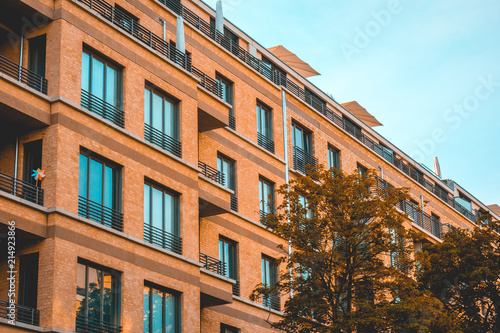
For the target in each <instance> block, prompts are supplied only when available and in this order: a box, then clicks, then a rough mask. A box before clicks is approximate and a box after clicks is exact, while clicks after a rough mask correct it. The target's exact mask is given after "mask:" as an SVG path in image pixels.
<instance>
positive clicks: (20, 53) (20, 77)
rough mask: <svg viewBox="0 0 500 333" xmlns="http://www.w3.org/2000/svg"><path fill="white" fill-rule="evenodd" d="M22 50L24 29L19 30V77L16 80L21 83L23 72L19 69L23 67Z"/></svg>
mask: <svg viewBox="0 0 500 333" xmlns="http://www.w3.org/2000/svg"><path fill="white" fill-rule="evenodd" d="M23 48H24V29H22V30H21V49H20V50H19V75H18V76H19V77H18V80H19V82H21V80H22V75H23V72H22V70H21V68H22V67H23Z"/></svg>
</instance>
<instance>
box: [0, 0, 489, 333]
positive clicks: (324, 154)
mask: <svg viewBox="0 0 500 333" xmlns="http://www.w3.org/2000/svg"><path fill="white" fill-rule="evenodd" d="M0 10H1V11H2V12H3V13H9V14H8V15H2V16H0V32H1V35H0V37H1V38H2V39H0V42H1V45H0V56H1V58H0V64H1V66H0V140H1V141H0V232H1V234H2V235H4V234H5V235H7V232H8V225H9V221H15V226H16V244H15V255H14V257H15V259H16V263H15V269H14V270H15V271H17V272H19V271H23V270H25V269H26V268H23V267H20V265H21V263H22V262H23V260H24V259H23V258H25V256H24V255H26V254H33V253H38V258H39V259H38V269H37V271H36V274H37V279H36V283H37V289H36V290H37V292H36V297H34V299H35V300H36V306H32V307H28V306H26V304H20V305H24V306H25V307H26V309H25V310H18V315H19V316H20V314H21V312H22V311H25V312H23V313H30V314H32V315H33V316H36V317H37V319H36V320H33V317H31V318H26V317H23V318H20V317H18V320H17V321H16V323H15V324H11V323H9V322H8V320H7V318H2V317H5V316H4V315H3V313H4V312H2V311H5V309H6V306H7V305H6V304H7V303H5V302H7V300H8V290H9V284H8V282H7V277H8V270H9V260H8V256H9V255H8V246H7V238H2V239H0V242H1V249H0V250H1V251H2V253H1V254H0V301H3V302H4V303H0V314H2V315H0V331H1V332H75V331H76V330H78V331H80V332H94V331H93V330H92V329H90V328H88V327H87V328H85V327H83V328H82V327H80V328H79V327H78V325H76V322H77V314H76V311H75V309H76V306H77V300H76V290H77V284H78V282H77V276H78V274H79V273H78V272H77V271H78V267H79V266H78V263H82V262H90V263H92V264H95V265H97V266H98V267H104V268H105V269H108V270H112V271H115V272H118V273H117V274H118V276H119V294H118V301H117V302H118V303H117V309H116V312H117V313H118V314H117V319H116V320H115V322H114V324H115V326H116V327H115V328H113V329H109V330H108V331H106V332H119V331H122V332H126V333H128V332H130V333H136V332H146V331H145V330H144V328H143V325H144V286H145V285H147V284H152V285H154V286H158V288H160V287H161V288H165V290H169V291H172V292H174V293H175V294H176V295H178V300H179V307H178V309H179V311H178V312H179V314H178V317H177V318H178V321H179V332H186V333H191V332H203V333H206V332H208V333H212V332H221V327H223V326H222V325H228V326H227V327H233V328H237V329H238V332H273V331H275V330H273V329H271V327H270V325H269V324H268V322H267V321H268V320H270V321H273V320H277V319H278V318H279V315H280V314H281V312H280V310H281V309H282V308H283V304H284V302H285V298H286V296H283V297H281V300H280V304H279V307H278V308H277V307H276V306H274V308H273V309H271V308H270V307H267V306H263V303H262V301H261V302H252V301H250V298H249V295H250V294H251V292H252V290H253V289H254V288H255V287H256V285H257V284H259V283H260V282H262V266H261V260H262V258H263V256H265V257H270V258H277V257H279V256H281V255H282V254H283V253H281V252H280V250H278V248H277V246H278V245H279V244H286V242H285V241H284V240H282V239H279V238H278V237H276V236H274V235H273V234H272V233H271V232H270V231H269V230H267V229H266V228H265V227H264V226H263V225H261V224H260V223H259V219H260V208H259V202H260V199H259V179H266V180H267V181H270V182H272V183H274V186H275V187H279V186H280V185H282V184H284V183H285V181H286V179H287V175H288V177H290V178H293V177H295V176H296V175H297V174H298V173H299V171H300V170H295V168H294V148H293V142H294V138H293V133H292V126H293V124H300V126H302V127H303V128H305V129H307V130H308V131H310V133H311V135H312V152H311V155H312V156H314V157H315V158H316V159H317V160H318V163H319V164H323V165H325V166H328V164H329V161H328V148H329V147H335V148H336V149H338V150H339V151H340V163H341V168H342V169H343V170H345V171H347V172H352V171H354V170H356V168H357V167H358V163H359V164H361V165H363V166H364V167H367V168H374V169H380V171H381V173H380V177H381V178H383V179H384V180H386V181H388V182H389V183H391V184H392V185H394V186H398V187H409V188H410V192H411V195H412V197H413V198H414V199H415V201H416V202H418V203H421V202H422V201H425V202H426V204H425V205H424V207H423V210H424V211H425V213H426V214H427V216H431V214H434V216H435V217H439V221H438V224H433V225H432V226H428V227H426V225H425V224H422V225H419V223H418V221H416V220H409V221H408V226H409V227H413V228H416V229H419V230H423V231H424V232H425V233H426V234H427V235H428V241H429V242H439V241H440V238H441V237H442V234H443V233H445V232H446V231H449V230H450V228H452V227H457V228H458V227H461V228H471V227H473V225H474V221H475V214H474V213H475V212H476V211H488V208H487V207H486V206H484V205H483V204H482V203H480V202H479V201H477V200H476V199H475V198H474V197H472V196H471V195H470V194H468V193H467V192H466V191H465V190H464V189H462V188H460V187H459V186H458V185H453V184H450V183H448V184H445V183H444V182H442V181H441V180H440V179H439V178H438V177H436V176H435V175H434V174H432V173H431V172H429V171H427V170H425V169H424V168H422V167H421V166H420V165H418V164H416V162H414V161H412V160H411V159H410V158H408V157H407V156H406V155H405V154H404V153H403V152H400V151H399V150H398V149H397V148H395V147H394V146H393V145H391V143H389V142H386V140H385V139H383V138H382V137H380V136H379V135H378V134H377V133H376V132H374V131H373V130H372V129H371V128H370V127H369V126H367V125H366V124H364V123H362V122H361V121H360V120H359V119H357V118H356V117H355V116H354V115H352V114H351V113H349V111H347V110H346V109H345V108H343V107H342V106H341V105H339V104H337V103H336V102H335V101H333V100H332V99H331V98H329V97H328V96H326V95H325V94H324V93H323V92H321V91H319V90H318V89H317V88H315V87H313V86H312V85H310V84H309V83H308V81H307V80H306V79H304V78H303V77H301V76H299V75H298V74H297V73H296V72H294V71H293V70H292V69H290V68H289V67H288V66H287V65H286V64H284V63H283V62H281V61H280V60H279V59H278V58H277V57H275V56H274V55H273V54H272V53H270V52H269V51H267V50H265V49H264V48H262V47H261V46H260V45H258V44H257V43H256V42H255V41H254V40H252V39H251V38H250V37H248V36H247V35H245V34H244V33H243V32H241V31H240V30H238V29H237V28H236V27H234V26H233V25H231V24H230V23H228V22H226V23H225V24H226V27H227V28H228V29H230V30H231V31H232V33H233V34H234V35H235V36H237V37H238V41H237V42H234V43H237V45H238V46H239V47H238V48H236V51H234V49H233V48H232V47H233V46H234V45H230V46H229V47H228V45H227V44H224V41H225V39H222V41H221V38H219V37H216V38H214V36H218V35H217V33H215V32H214V30H213V29H212V30H211V31H212V32H211V33H212V34H213V36H211V35H210V33H208V34H207V32H206V29H205V30H203V27H204V26H203V24H202V22H210V17H215V12H214V10H212V9H211V8H209V7H208V6H206V5H205V4H203V3H202V2H200V1H198V0H182V5H180V2H179V1H174V0H166V1H158V0H106V1H103V0H93V1H91V0H84V1H83V0H82V1H81V0H5V1H2V4H0ZM120 13H127V15H130V17H132V16H133V17H134V19H133V20H131V21H130V22H132V21H133V22H134V23H123V22H124V21H123V20H124V19H123V16H120V15H122V14H120ZM178 15H182V16H183V17H184V19H185V24H184V29H185V39H186V51H187V53H188V54H189V59H190V60H189V62H190V63H187V61H188V60H186V59H187V58H186V55H180V58H181V59H182V63H181V62H179V60H178V59H176V58H175V57H173V56H172V52H173V53H174V54H175V51H172V50H173V48H171V47H170V46H169V42H170V41H172V42H176V38H177V37H176V22H177V16H178ZM120 17H121V18H120ZM127 17H128V16H127ZM193 18H196V19H193ZM120 20H121V21H120ZM196 20H198V21H196ZM117 22H118V23H117ZM120 22H121V23H120ZM127 22H129V21H127ZM162 22H164V23H162ZM197 22H198V23H197ZM137 23H139V25H140V28H139V25H135V26H134V24H137ZM120 24H121V26H120ZM124 24H125V25H124ZM127 24H131V25H127ZM23 25H24V26H25V27H24V29H23ZM134 29H136V30H134ZM21 31H24V32H21ZM42 35H45V36H46V47H45V59H46V65H45V71H44V72H45V73H44V78H45V79H46V80H47V81H46V82H47V85H46V87H47V88H46V89H43V88H42V86H41V85H40V83H39V82H43V78H42V77H39V76H37V75H36V74H30V72H29V70H32V69H31V67H32V62H33V61H34V60H33V59H32V58H31V54H32V51H31V50H30V47H31V45H32V44H30V43H31V41H32V39H33V38H34V37H38V36H42ZM153 36H156V37H153ZM148 38H149V39H148ZM155 38H156V39H155ZM21 40H22V41H23V42H22V43H21ZM21 45H22V48H21ZM158 45H160V46H158ZM250 46H252V47H255V48H256V49H257V51H256V53H255V54H253V55H252V54H251V53H252V52H250V49H251V48H252V47H250ZM162 48H163V49H162ZM167 49H168V51H167ZM85 50H87V52H91V53H92V54H95V55H96V56H98V57H100V58H101V59H105V60H106V61H109V62H110V63H112V64H113V65H114V66H116V67H117V68H119V71H120V73H121V82H120V95H121V105H119V107H118V109H120V110H122V111H123V115H124V122H123V126H121V125H120V124H117V123H116V122H113V121H110V119H109V118H106V117H105V116H103V114H102V113H101V114H99V113H96V112H95V110H94V111H93V110H89V109H90V107H88V105H87V106H86V104H85V101H84V100H83V98H82V96H83V95H82V90H81V89H82V66H83V61H82V59H83V58H82V53H83V52H84V51H85ZM21 55H22V56H21ZM262 56H264V57H266V58H268V59H270V60H271V61H272V62H273V63H274V64H275V65H276V66H278V67H279V68H281V69H282V70H283V71H284V72H286V77H287V81H286V82H287V83H286V84H283V82H284V81H277V80H276V79H275V76H274V72H273V74H271V75H266V73H267V71H266V70H263V69H262V66H265V65H263V64H262V63H261V59H262ZM249 59H250V60H249ZM20 62H21V65H22V67H23V68H25V69H24V70H21V69H20V67H19V63H20ZM255 64H257V65H255ZM27 69H28V70H27ZM23 71H26V73H27V74H22V75H21V74H19V73H21V72H23ZM23 73H24V72H23ZM200 73H201V74H200ZM217 76H222V77H224V78H225V79H227V80H229V81H231V82H232V92H233V96H232V97H233V98H232V105H231V104H229V103H228V102H226V101H225V100H224V96H223V95H221V93H220V90H219V88H218V87H219V86H218V85H217V84H215V86H213V85H211V84H210V82H215V81H212V80H214V79H215V78H216V77H217ZM37 80H38V81H37ZM207 82H208V83H207ZM214 87H215V88H214ZM295 87H299V88H300V89H299V90H298V91H296V89H295ZM146 88H148V89H149V88H150V89H154V91H155V92H158V93H160V92H161V94H162V96H168V98H171V99H172V100H174V101H175V103H176V105H177V110H178V128H177V132H178V140H177V141H178V142H180V145H181V146H180V147H181V148H180V151H181V154H176V153H175V151H172V150H171V149H170V148H168V147H167V148H166V147H164V146H163V147H162V146H161V144H158V141H156V142H151V140H150V139H148V134H147V133H146V131H145V128H146V127H145V89H146ZM304 88H306V89H307V91H311V92H312V93H313V94H314V95H315V96H316V98H319V99H321V100H322V101H323V102H324V106H322V107H320V109H318V106H317V105H314V103H311V100H310V99H308V98H307V96H305V95H304ZM257 104H261V105H265V106H266V107H267V108H269V109H270V110H271V118H272V121H271V123H272V140H273V141H274V147H275V152H271V151H269V149H267V148H265V147H263V146H262V145H259V139H258V129H257V122H258V120H257V114H256V107H257ZM99 105H101V107H102V105H104V104H99ZM231 108H232V109H233V111H232V112H233V113H234V119H235V128H231V126H229V125H230V122H231V120H230V117H229V115H230V109H231ZM325 110H326V111H325ZM332 112H333V113H332ZM342 116H345V117H348V118H350V119H351V121H352V122H354V123H355V124H356V125H357V126H359V127H360V129H361V133H362V139H360V136H359V135H356V134H352V133H350V132H349V130H348V129H346V127H345V126H343V125H342V123H341V125H339V123H338V121H335V119H337V120H338V119H342ZM283 117H286V119H285V121H284V120H283ZM284 122H285V123H286V126H285V127H284V126H283V123H284ZM285 137H286V139H287V143H288V144H287V146H285V140H284V138H285ZM36 140H42V150H41V165H40V166H39V167H40V168H41V169H43V170H44V171H45V175H46V177H45V178H44V179H43V180H42V181H41V182H40V183H38V184H35V185H33V184H31V185H30V184H28V183H29V181H28V179H23V177H24V176H23V175H25V174H26V172H25V170H24V169H25V168H27V167H28V166H30V164H29V163H28V161H27V157H26V156H28V154H27V153H25V150H26V149H27V148H25V147H28V146H29V143H31V142H34V141H36ZM163 140H164V139H163ZM373 142H375V143H376V144H377V145H378V144H381V145H384V146H386V147H388V148H390V149H391V150H392V151H393V155H392V156H393V157H392V158H391V160H390V161H389V160H387V159H384V157H383V156H381V155H380V154H379V153H377V152H376V150H374V149H373V146H370V145H371V143H373ZM82 152H91V153H90V154H91V156H98V157H99V158H101V159H102V160H105V161H109V163H111V164H112V165H113V166H114V167H115V168H116V169H117V170H119V176H118V178H119V179H118V183H119V184H118V185H117V188H116V191H117V193H116V197H117V202H118V204H117V206H116V207H115V208H116V210H117V211H118V213H121V214H122V216H123V219H122V224H121V225H120V226H119V227H115V226H111V225H110V224H106V222H105V221H104V220H99V218H95V217H94V218H89V216H85V213H82V208H81V207H80V206H79V202H80V201H79V200H81V199H80V198H79V197H80V194H81V185H80V181H81V178H82V175H81V174H80V173H81V171H80V168H81V161H80V154H81V153H82ZM285 152H286V154H285ZM177 155H180V156H177ZM218 156H225V157H227V158H229V159H231V160H233V161H234V170H235V172H234V174H235V184H234V190H232V189H228V188H226V187H224V186H222V185H221V184H219V183H218V182H217V181H216V180H214V178H211V177H210V174H206V173H205V174H204V169H203V168H202V164H200V163H199V162H202V163H204V164H205V165H207V166H209V167H212V168H215V169H217V166H218V161H217V157H218ZM396 160H398V161H399V160H401V161H404V162H402V163H403V164H404V166H401V165H399V166H398V165H396V164H397V163H396V162H394V161H396ZM16 161H17V164H16ZM408 166H412V168H414V169H415V170H418V172H419V173H421V176H418V177H412V173H411V172H409V173H405V172H404V170H403V169H405V168H407V167H408ZM402 170H403V171H402ZM28 171H31V170H28ZM21 180H22V181H25V183H23V182H21ZM145 184H152V185H154V186H157V187H158V188H161V189H164V190H165V191H166V193H175V195H176V196H177V198H178V207H179V209H178V216H177V220H178V228H179V230H178V235H177V236H178V237H179V239H182V249H181V250H180V251H174V250H172V248H169V247H168V246H161V244H160V245H159V244H158V243H156V244H155V243H154V242H152V241H151V240H149V241H148V239H147V237H146V236H145V235H146V231H145V210H147V209H148V208H147V207H145V204H144V202H145V200H144V197H145V189H144V185H145ZM436 184H439V187H441V188H443V191H445V192H446V195H448V196H450V197H451V198H453V197H457V196H458V195H459V193H461V194H462V195H466V196H468V197H469V198H470V199H471V201H472V202H471V207H470V210H469V211H468V212H469V213H467V212H465V211H463V210H461V208H460V207H458V208H457V206H455V205H454V204H453V202H454V201H453V199H452V202H450V201H449V200H448V199H447V200H443V198H442V197H441V198H440V197H439V196H440V195H441V196H443V192H437V190H436V187H435V186H436ZM37 185H40V186H41V189H42V190H43V202H42V201H41V200H40V196H41V195H42V192H41V191H39V190H37V187H36V186H37ZM235 198H237V207H235V205H234V200H235ZM277 199H278V202H279V198H277ZM84 208H85V207H84ZM102 211H104V208H102ZM100 214H101V215H100V216H101V217H102V216H104V215H103V213H100ZM113 214H114V213H113ZM492 214H493V215H494V216H496V215H495V214H494V213H492ZM436 228H438V229H439V230H437V229H436ZM221 239H225V240H230V241H231V242H232V244H234V246H235V257H236V259H235V263H236V268H235V272H236V273H235V274H236V278H228V277H225V276H223V274H221V273H220V272H217V270H216V269H215V271H214V269H213V266H204V264H202V263H200V255H201V254H202V255H207V256H210V257H212V258H214V259H216V261H217V259H220V256H221V253H220V249H219V241H220V240H221ZM163 241H165V240H163ZM417 247H418V246H417ZM30 274H35V273H33V272H32V271H30ZM23 279H24V280H23ZM26 279H28V280H29V278H21V276H16V282H15V283H16V288H17V289H22V288H24V286H23V285H22V284H23V283H26V281H27V280H26ZM238 287H239V291H235V288H236V289H237V288H238ZM26 299H30V297H29V295H28V296H26V295H24V302H28V301H26ZM32 300H33V297H31V301H30V302H32ZM35 310H38V311H39V312H36V311H35ZM30 311H31V312H30ZM35 313H36V315H35ZM38 313H39V319H38ZM169 332H175V331H174V330H172V331H169ZM228 332H229V331H228Z"/></svg>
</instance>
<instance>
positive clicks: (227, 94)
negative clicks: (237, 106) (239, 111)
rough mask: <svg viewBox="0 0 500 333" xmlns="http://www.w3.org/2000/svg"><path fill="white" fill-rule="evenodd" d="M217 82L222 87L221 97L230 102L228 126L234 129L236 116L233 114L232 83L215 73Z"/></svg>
mask: <svg viewBox="0 0 500 333" xmlns="http://www.w3.org/2000/svg"><path fill="white" fill-rule="evenodd" d="M215 80H216V81H217V83H219V84H220V85H221V88H222V99H223V100H224V101H225V102H227V103H228V104H231V106H232V108H231V109H229V127H230V128H232V129H233V130H236V117H235V116H234V104H233V103H234V98H233V83H232V82H231V81H229V80H228V79H226V78H225V77H223V76H222V75H219V74H217V75H216V77H215Z"/></svg>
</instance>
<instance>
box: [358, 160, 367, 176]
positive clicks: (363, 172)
mask: <svg viewBox="0 0 500 333" xmlns="http://www.w3.org/2000/svg"><path fill="white" fill-rule="evenodd" d="M357 171H358V174H360V175H361V176H363V177H364V176H366V173H367V172H368V169H367V168H366V167H364V166H362V165H361V164H359V163H358V164H357Z"/></svg>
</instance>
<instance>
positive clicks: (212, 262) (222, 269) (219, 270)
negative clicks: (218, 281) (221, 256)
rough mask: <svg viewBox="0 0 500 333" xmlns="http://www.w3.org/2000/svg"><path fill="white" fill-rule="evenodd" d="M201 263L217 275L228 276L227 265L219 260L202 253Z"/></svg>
mask: <svg viewBox="0 0 500 333" xmlns="http://www.w3.org/2000/svg"><path fill="white" fill-rule="evenodd" d="M200 263H202V264H203V268H205V269H207V270H209V271H211V272H213V273H215V274H219V275H222V276H225V275H226V264H225V263H223V262H222V261H220V260H218V259H215V258H213V257H210V256H207V255H206V254H203V253H200Z"/></svg>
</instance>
